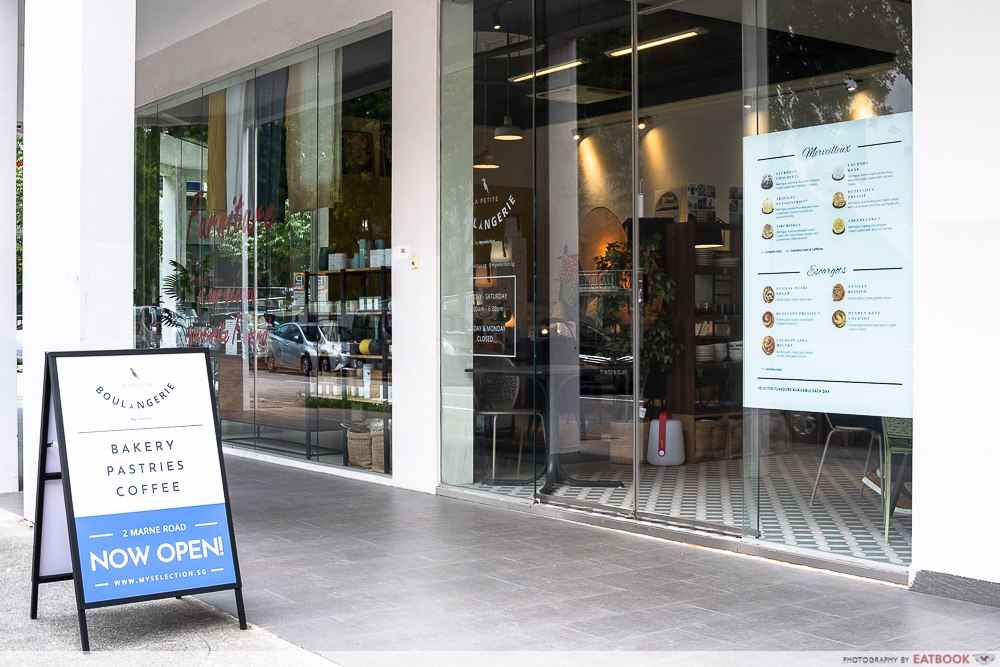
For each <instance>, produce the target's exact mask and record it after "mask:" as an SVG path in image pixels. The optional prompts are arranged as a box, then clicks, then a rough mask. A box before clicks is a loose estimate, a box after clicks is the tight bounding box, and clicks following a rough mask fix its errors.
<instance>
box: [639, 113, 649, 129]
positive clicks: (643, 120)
mask: <svg viewBox="0 0 1000 667" xmlns="http://www.w3.org/2000/svg"><path fill="white" fill-rule="evenodd" d="M649 122H650V118H649V116H640V117H639V123H638V124H637V125H636V127H637V128H639V129H640V130H645V129H646V127H647V126H648V125H649Z"/></svg>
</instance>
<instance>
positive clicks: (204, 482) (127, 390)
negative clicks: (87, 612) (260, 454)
mask: <svg viewBox="0 0 1000 667" xmlns="http://www.w3.org/2000/svg"><path fill="white" fill-rule="evenodd" d="M157 352H158V353H154V354H151V353H149V352H148V351H142V352H138V351H137V352H134V353H128V352H125V353H122V352H118V353H107V354H102V353H66V354H61V353H55V354H51V355H49V363H50V364H51V365H52V367H53V368H52V370H53V375H52V377H53V399H54V401H53V402H54V404H55V407H56V420H57V424H58V425H59V432H60V435H61V439H60V443H59V445H60V447H61V448H62V450H63V452H62V453H63V460H64V462H65V463H64V466H63V471H62V472H63V475H64V476H65V477H68V480H69V481H68V485H67V487H66V488H68V489H69V496H70V497H69V504H68V506H69V507H70V508H71V510H72V515H71V516H70V517H69V519H70V521H69V530H70V540H71V543H72V546H73V548H74V551H75V554H74V558H75V560H77V565H78V570H77V572H76V574H77V577H78V581H77V586H78V588H79V589H80V590H81V591H82V596H83V603H84V604H85V605H91V604H94V603H106V602H108V601H112V600H125V599H135V598H140V599H149V598H151V597H162V596H165V595H169V594H172V593H175V592H179V591H192V590H194V589H206V588H210V589H218V588H225V587H236V586H237V585H238V582H239V574H238V570H237V561H236V555H235V553H234V552H235V545H234V541H233V535H232V527H231V520H230V515H229V509H228V505H227V497H226V490H225V479H224V471H223V467H222V465H223V464H222V456H221V449H220V446H219V435H218V431H217V427H216V421H215V407H214V402H213V393H212V388H211V384H210V379H209V375H208V366H207V363H206V362H207V356H206V354H205V352H204V351H203V350H169V351H167V350H163V351H157Z"/></svg>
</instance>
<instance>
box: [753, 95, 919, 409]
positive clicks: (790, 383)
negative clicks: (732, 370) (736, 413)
mask: <svg viewBox="0 0 1000 667" xmlns="http://www.w3.org/2000/svg"><path fill="white" fill-rule="evenodd" d="M743 156H744V157H743V160H744V164H743V175H744V206H745V225H746V227H745V235H744V236H745V241H744V254H745V260H744V266H745V279H744V290H745V291H744V304H745V312H746V324H745V327H744V338H745V345H744V349H745V355H744V404H745V405H746V406H748V407H756V408H772V409H783V410H808V411H817V412H841V413H849V414H864V415H888V416H894V417H910V416H912V347H913V343H912V318H913V227H912V223H913V176H912V158H913V142H912V119H911V114H909V113H903V114H895V115H892V116H881V117H877V118H869V119H865V120H856V121H847V122H843V123H834V124H831V125H822V126H818V127H809V128H804V129H801V130H790V131H787V132H774V133H771V134H764V135H758V136H753V137H746V138H745V139H744V150H743Z"/></svg>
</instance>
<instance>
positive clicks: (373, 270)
mask: <svg viewBox="0 0 1000 667" xmlns="http://www.w3.org/2000/svg"><path fill="white" fill-rule="evenodd" d="M383 269H384V270H386V271H392V267H391V266H366V267H364V268H360V269H355V268H350V269H325V270H323V271H310V272H309V273H310V274H312V275H317V274H320V273H322V274H326V275H329V274H338V273H341V272H343V273H378V272H380V271H382V270H383Z"/></svg>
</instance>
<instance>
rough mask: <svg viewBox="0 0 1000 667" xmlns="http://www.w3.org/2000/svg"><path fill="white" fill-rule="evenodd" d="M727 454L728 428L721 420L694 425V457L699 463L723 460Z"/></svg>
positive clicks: (700, 421) (702, 421)
mask: <svg viewBox="0 0 1000 667" xmlns="http://www.w3.org/2000/svg"><path fill="white" fill-rule="evenodd" d="M725 452H726V427H725V424H723V423H722V421H721V420H719V419H699V420H697V421H695V423H694V457H695V460H697V461H705V460H710V459H718V458H721V457H722V456H723V455H724V454H725Z"/></svg>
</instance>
